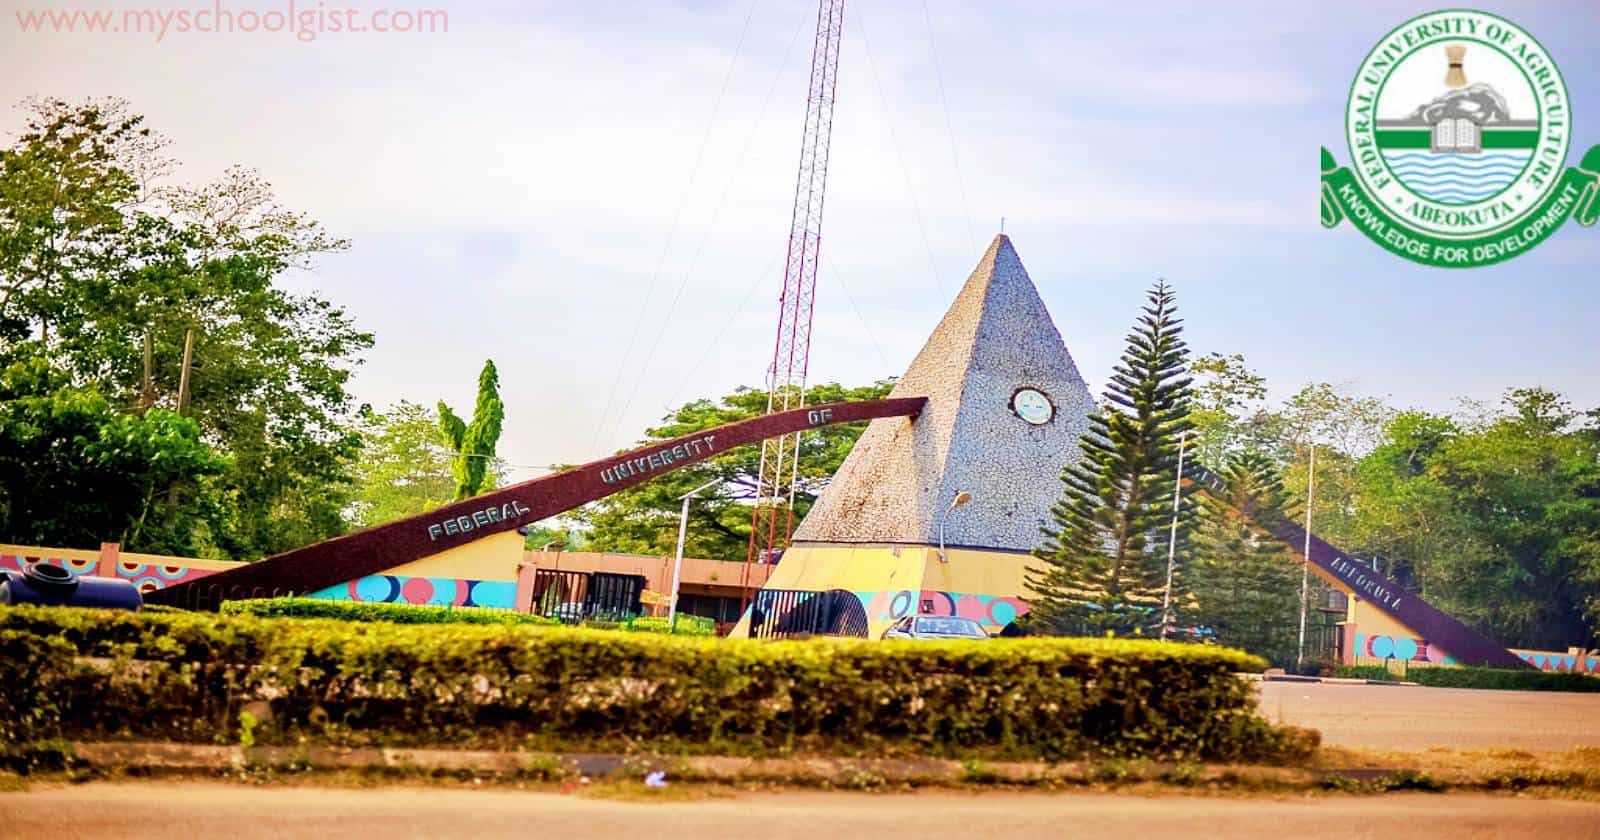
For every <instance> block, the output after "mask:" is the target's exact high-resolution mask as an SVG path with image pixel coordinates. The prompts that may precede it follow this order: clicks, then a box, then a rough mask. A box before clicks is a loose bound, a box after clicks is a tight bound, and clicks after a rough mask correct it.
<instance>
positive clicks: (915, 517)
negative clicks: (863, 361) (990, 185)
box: [734, 236, 1094, 638]
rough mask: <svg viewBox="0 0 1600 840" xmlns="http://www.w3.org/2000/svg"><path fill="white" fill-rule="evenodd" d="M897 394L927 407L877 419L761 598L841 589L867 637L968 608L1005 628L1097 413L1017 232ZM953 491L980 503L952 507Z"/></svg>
mask: <svg viewBox="0 0 1600 840" xmlns="http://www.w3.org/2000/svg"><path fill="white" fill-rule="evenodd" d="M894 395H895V396H907V397H910V396H924V397H927V398H928V405H927V407H926V408H925V409H923V411H922V413H921V414H920V415H918V416H917V417H916V418H915V419H907V418H903V417H896V418H888V419H882V420H874V421H872V424H871V425H869V426H868V427H867V430H866V431H865V432H864V433H862V435H861V438H860V440H858V441H857V442H856V445H855V447H854V448H853V449H852V450H851V451H850V455H849V456H848V457H847V458H845V461H844V463H843V464H842V465H841V466H840V468H839V470H838V472H836V473H835V474H834V476H833V480H832V481H831V482H830V483H829V485H828V487H827V489H826V490H824V491H823V492H822V495H821V497H820V498H818V499H817V503H816V505H815V506H813V507H812V508H811V512H810V513H809V514H807V516H806V518H805V521H804V522H802V523H801V525H800V528H799V529H798V530H796V531H795V534H794V540H793V543H792V545H790V547H789V549H788V550H787V551H785V552H784V553H783V558H782V560H781V561H779V563H778V567H777V568H776V569H774V570H773V572H772V575H771V576H770V577H769V578H768V579H767V582H766V585H765V586H764V587H763V591H762V593H761V594H760V595H758V596H757V599H756V601H757V604H758V605H762V614H763V615H764V616H765V615H767V614H768V613H773V615H770V616H767V617H768V618H771V619H772V620H773V621H775V622H778V623H779V624H781V623H782V621H784V620H785V619H784V618H783V613H782V611H781V610H778V609H777V605H779V604H782V603H796V601H795V599H797V598H798V599H801V601H803V600H804V599H806V598H809V597H812V593H819V592H828V593H833V594H832V595H830V596H829V601H828V603H830V604H841V603H849V604H859V606H860V609H861V612H860V613H857V615H858V616H860V617H861V618H864V619H865V622H864V623H865V625H866V627H867V635H868V636H870V637H872V638H877V637H879V636H881V635H882V634H883V632H884V630H885V629H886V628H888V626H889V625H890V624H892V623H894V622H895V621H897V620H899V619H901V618H904V617H906V616H908V615H959V616H964V617H967V618H972V619H975V620H977V621H979V622H980V623H982V624H984V625H986V626H987V627H988V628H989V629H990V631H991V632H994V631H997V630H999V629H1000V628H1003V627H1005V626H1006V625H1007V624H1010V623H1011V622H1012V621H1013V620H1015V619H1016V617H1017V616H1019V615H1021V614H1023V613H1025V612H1026V611H1027V609H1028V605H1027V593H1026V584H1025V582H1024V581H1025V579H1026V575H1027V567H1028V565H1029V564H1031V563H1032V562H1033V560H1032V558H1031V557H1030V555H1029V553H1028V552H1029V551H1030V550H1032V549H1033V548H1034V547H1035V546H1037V545H1039V543H1040V542H1041V541H1042V537H1043V535H1042V534H1041V533H1040V528H1041V527H1042V526H1043V525H1044V523H1045V522H1046V521H1048V520H1049V516H1050V507H1051V506H1052V505H1053V504H1055V502H1056V500H1057V499H1058V498H1060V495H1061V469H1062V467H1063V466H1064V465H1066V464H1070V463H1076V462H1077V459H1078V458H1079V457H1081V451H1080V449H1079V448H1078V440H1079V438H1080V436H1081V435H1082V434H1083V433H1084V432H1085V431H1086V430H1087V428H1088V424H1089V420H1088V418H1089V414H1090V412H1092V411H1093V410H1094V400H1093V398H1092V397H1091V396H1090V395H1089V389H1088V388H1087V387H1086V386H1085V385H1084V381H1083V377H1082V376H1081V375H1079V373H1078V367H1077V365H1075V364H1073V361H1072V355H1071V354H1070V353H1068V352H1067V347H1066V344H1065V343H1063V342H1062V340H1061V333H1060V332H1058V331H1057V330H1056V327H1055V324H1054V323H1053V322H1052V321H1051V320H1050V313H1049V312H1048V311H1046V310H1045V306H1044V301H1043V300H1041V299H1040V298H1039V292H1038V290H1037V289H1035V288H1034V286H1033V281H1032V280H1030V279H1029V278H1028V272H1027V271H1026V270H1024V269H1023V267H1022V260H1020V259H1018V258H1017V252H1016V250H1015V249H1014V248H1012V246H1011V240H1009V239H1007V238H1006V237H1004V236H998V237H996V238H995V240H994V242H993V243H991V244H990V245H989V250H988V251H987V252H985V253H984V255H983V259H982V260H980V261H979V262H978V267H977V268H976V269H975V270H974V271H973V272H972V276H970V277H968V278H967V282H966V285H964V286H962V288H961V291H960V293H959V294H957V295H956V299H955V302H954V303H952V304H951V306H950V310H949V311H948V312H946V313H945V316H944V319H943V320H941V321H940V322H939V326H938V327H937V328H935V329H934V331H933V334H932V335H931V336H930V337H929V338H928V342H927V344H926V345H924V346H923V348H922V351H921V352H919V353H918V354H917V357H916V359H915V360H913V361H912V362H911V367H910V368H909V369H908V370H907V371H906V373H905V376H903V377H901V379H900V381H899V383H898V384H897V385H896V386H895V389H894ZM1024 395H1026V397H1027V399H1026V400H1025V401H1019V397H1022V396H1024ZM959 493H970V494H971V499H970V501H969V502H968V503H967V504H966V505H964V506H962V507H960V508H956V509H954V510H952V509H951V502H952V501H953V500H954V499H955V498H956V496H957V494H959ZM941 518H943V519H944V525H945V544H946V546H947V550H945V551H941V550H940V549H939V529H940V520H941ZM840 593H848V594H849V596H853V597H848V598H843V597H841V595H840ZM785 598H788V599H789V601H785V600H784V599H785ZM830 609H831V608H830ZM851 609H852V610H853V609H854V608H853V607H852V608H851ZM755 614H756V610H755V609H754V608H752V611H751V612H748V613H746V615H745V616H744V618H743V619H742V620H741V622H740V624H739V625H738V627H736V628H735V630H734V633H735V635H744V634H745V633H748V632H750V631H751V628H750V621H751V619H752V617H753V616H754V615H755ZM766 621H767V618H763V619H762V622H759V623H761V625H762V626H763V627H771V626H774V625H772V624H767V623H765V622H766ZM762 632H764V631H762Z"/></svg>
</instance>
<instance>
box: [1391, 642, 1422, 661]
mask: <svg viewBox="0 0 1600 840" xmlns="http://www.w3.org/2000/svg"><path fill="white" fill-rule="evenodd" d="M1416 657H1417V641H1416V639H1395V640H1394V658H1395V659H1415V658H1416Z"/></svg>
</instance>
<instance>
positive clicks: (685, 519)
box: [667, 479, 722, 633]
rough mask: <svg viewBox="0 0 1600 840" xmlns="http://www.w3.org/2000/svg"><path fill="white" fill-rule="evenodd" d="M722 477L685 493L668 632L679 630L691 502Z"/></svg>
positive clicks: (674, 562)
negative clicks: (685, 544)
mask: <svg viewBox="0 0 1600 840" xmlns="http://www.w3.org/2000/svg"><path fill="white" fill-rule="evenodd" d="M721 481H722V480H721V479H712V480H711V481H708V482H706V483H705V484H702V485H700V486H699V487H696V488H694V489H693V490H690V491H689V492H687V493H685V494H683V513H681V514H680V515H679V516H678V556H677V558H676V559H674V560H673V561H672V592H671V594H670V597H669V598H668V602H667V632H669V633H675V632H677V630H678V578H679V576H681V575H682V574H683V540H684V538H685V537H687V536H688V535H689V502H690V501H692V500H693V499H694V497H695V496H696V495H697V494H699V492H700V491H701V490H705V489H706V488H708V487H711V486H713V485H715V484H719V483H721Z"/></svg>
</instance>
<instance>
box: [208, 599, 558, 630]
mask: <svg viewBox="0 0 1600 840" xmlns="http://www.w3.org/2000/svg"><path fill="white" fill-rule="evenodd" d="M221 609H222V612H223V613H224V614H225V615H253V616H258V617H260V618H332V619H338V620H340V621H387V622H390V623H391V624H536V625H543V626H550V625H555V624H560V623H561V622H560V621H557V620H556V619H553V618H546V617H544V616H542V615H529V614H527V613H519V612H514V611H512V610H495V609H484V608H482V607H449V606H433V605H430V604H388V603H382V602H374V603H367V602H362V601H331V600H323V599H321V598H247V599H243V600H239V601H224V602H222V608H221Z"/></svg>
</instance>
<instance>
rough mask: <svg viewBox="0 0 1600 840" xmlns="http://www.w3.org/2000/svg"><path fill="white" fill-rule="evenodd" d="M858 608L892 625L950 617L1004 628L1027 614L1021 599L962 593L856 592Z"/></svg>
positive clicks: (927, 590) (916, 591)
mask: <svg viewBox="0 0 1600 840" xmlns="http://www.w3.org/2000/svg"><path fill="white" fill-rule="evenodd" d="M854 594H855V596H856V597H857V598H859V599H860V600H861V606H862V607H863V608H864V609H865V610H866V611H867V617H868V618H869V619H871V620H872V621H894V620H895V619H898V618H904V617H906V616H908V615H911V614H913V613H916V614H918V615H954V616H960V617H962V618H970V619H972V620H974V621H976V622H978V623H979V624H982V625H984V626H985V627H996V628H998V627H1004V626H1006V625H1007V624H1010V623H1011V622H1013V621H1015V620H1016V619H1017V618H1018V617H1020V616H1022V615H1025V614H1027V612H1028V604H1027V602H1026V601H1023V600H1022V599H1021V598H1013V597H1008V596H1004V595H981V594H977V593H966V592H941V591H938V590H934V589H923V590H913V589H899V590H889V591H884V592H856V593H854Z"/></svg>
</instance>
